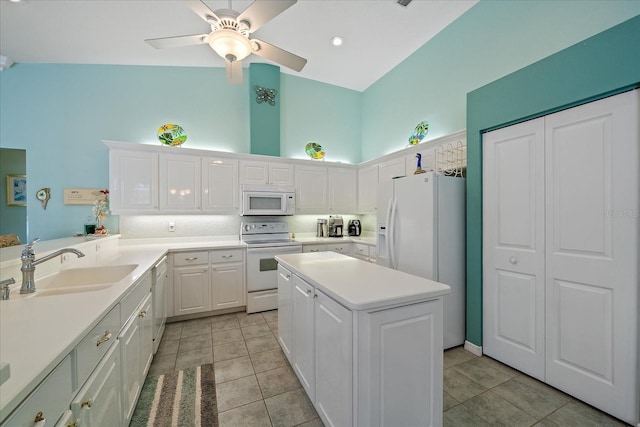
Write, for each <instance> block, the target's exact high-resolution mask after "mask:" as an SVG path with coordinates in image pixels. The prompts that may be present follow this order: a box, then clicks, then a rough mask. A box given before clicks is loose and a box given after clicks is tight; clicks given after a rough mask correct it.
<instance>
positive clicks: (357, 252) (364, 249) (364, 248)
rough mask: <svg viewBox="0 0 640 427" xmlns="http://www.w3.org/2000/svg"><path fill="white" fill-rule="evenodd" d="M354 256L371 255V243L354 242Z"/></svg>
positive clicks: (366, 256) (363, 256) (365, 256)
mask: <svg viewBox="0 0 640 427" xmlns="http://www.w3.org/2000/svg"><path fill="white" fill-rule="evenodd" d="M353 256H356V257H358V258H368V257H369V245H363V244H362V243H354V244H353Z"/></svg>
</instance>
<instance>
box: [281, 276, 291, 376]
mask: <svg viewBox="0 0 640 427" xmlns="http://www.w3.org/2000/svg"><path fill="white" fill-rule="evenodd" d="M292 280H293V275H292V274H291V272H290V271H289V270H287V269H286V268H284V267H281V266H279V267H278V342H279V343H280V347H281V348H282V352H283V353H284V355H285V356H286V357H287V360H288V361H289V364H291V365H292V364H293V359H292V355H291V350H292V348H293V347H292V342H293V331H292V327H293V325H292V324H291V316H292V310H293V301H292V298H293V285H292Z"/></svg>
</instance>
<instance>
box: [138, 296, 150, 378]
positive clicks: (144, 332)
mask: <svg viewBox="0 0 640 427" xmlns="http://www.w3.org/2000/svg"><path fill="white" fill-rule="evenodd" d="M140 307H141V310H140V311H139V312H138V321H139V322H140V353H141V354H142V357H141V358H140V360H141V362H142V363H141V365H140V371H141V373H142V382H143V383H144V378H145V377H146V376H147V372H149V368H150V367H151V361H152V360H153V296H152V295H151V294H148V295H147V297H146V298H145V300H144V301H143V302H142V304H141V306H140Z"/></svg>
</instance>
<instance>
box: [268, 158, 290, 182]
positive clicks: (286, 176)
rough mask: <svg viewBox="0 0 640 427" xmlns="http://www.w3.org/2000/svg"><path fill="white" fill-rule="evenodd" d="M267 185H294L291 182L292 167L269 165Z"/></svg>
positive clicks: (281, 164) (277, 164) (279, 164)
mask: <svg viewBox="0 0 640 427" xmlns="http://www.w3.org/2000/svg"><path fill="white" fill-rule="evenodd" d="M269 184H273V185H295V183H294V181H293V165H287V164H284V163H269Z"/></svg>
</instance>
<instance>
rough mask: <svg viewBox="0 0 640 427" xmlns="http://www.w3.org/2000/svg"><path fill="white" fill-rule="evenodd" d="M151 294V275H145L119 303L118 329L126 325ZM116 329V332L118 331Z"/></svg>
mask: <svg viewBox="0 0 640 427" xmlns="http://www.w3.org/2000/svg"><path fill="white" fill-rule="evenodd" d="M150 293H151V275H150V274H149V273H146V274H145V275H144V276H143V277H142V279H140V280H139V281H138V283H137V284H136V285H135V286H134V287H133V289H131V290H130V291H129V293H128V294H127V295H126V296H125V297H124V298H122V301H120V328H122V327H123V326H124V324H125V323H127V320H128V319H129V317H131V315H132V314H133V312H134V311H135V310H136V308H137V307H138V306H139V305H140V303H141V302H142V300H144V299H145V298H146V297H147V295H149V294H150ZM120 328H118V330H119V329H120Z"/></svg>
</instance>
